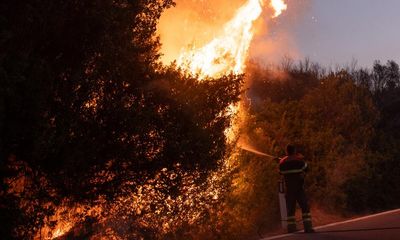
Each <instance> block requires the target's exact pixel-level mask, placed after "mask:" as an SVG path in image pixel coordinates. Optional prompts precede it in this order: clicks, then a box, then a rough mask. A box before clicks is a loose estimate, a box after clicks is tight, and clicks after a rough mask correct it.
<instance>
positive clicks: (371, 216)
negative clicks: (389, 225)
mask: <svg viewBox="0 0 400 240" xmlns="http://www.w3.org/2000/svg"><path fill="white" fill-rule="evenodd" d="M395 212H400V208H398V209H393V210H389V211H385V212H380V213H375V214H371V215H367V216H364V217H358V218H353V219H349V220H345V221H341V222H335V223H330V224H326V225H322V226H318V227H315V228H314V229H315V230H319V229H323V228H327V227H333V226H337V225H341V224H345V223H351V222H357V221H361V220H365V219H368V218H373V217H378V216H382V215H386V214H391V213H395ZM295 234H298V232H297V233H287V234H282V235H277V236H272V237H266V238H261V239H260V240H273V239H279V238H284V237H289V236H293V235H295Z"/></svg>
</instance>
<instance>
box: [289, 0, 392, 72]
mask: <svg viewBox="0 0 400 240" xmlns="http://www.w3.org/2000/svg"><path fill="white" fill-rule="evenodd" d="M289 7H290V6H289ZM283 17H284V16H283ZM298 20H300V21H299V22H298V23H297V24H295V25H292V26H291V27H290V28H291V31H293V32H292V34H293V38H294V39H293V41H294V43H295V44H296V47H297V51H298V53H297V55H298V56H297V57H300V58H301V57H309V58H310V59H312V60H314V61H317V62H320V63H321V64H323V65H325V66H335V65H346V64H348V63H350V62H351V61H352V59H356V60H357V61H358V65H359V66H371V65H372V63H373V61H374V60H381V61H383V62H386V61H387V60H395V61H397V62H400V0H312V1H311V3H310V4H309V5H308V8H307V9H306V10H303V11H302V17H301V19H298Z"/></svg>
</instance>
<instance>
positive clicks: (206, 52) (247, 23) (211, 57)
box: [177, 0, 287, 79]
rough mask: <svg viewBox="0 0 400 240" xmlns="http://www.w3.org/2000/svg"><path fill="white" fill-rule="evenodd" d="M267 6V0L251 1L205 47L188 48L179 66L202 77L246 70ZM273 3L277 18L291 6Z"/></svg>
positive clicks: (273, 1) (280, 2)
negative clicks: (251, 47)
mask: <svg viewBox="0 0 400 240" xmlns="http://www.w3.org/2000/svg"><path fill="white" fill-rule="evenodd" d="M263 5H264V4H263V1H260V0H248V1H247V3H245V4H244V5H243V6H242V7H240V8H239V10H238V11H237V12H236V15H235V16H234V17H233V18H232V19H231V20H230V21H228V22H227V23H226V24H225V26H224V28H223V31H222V34H220V35H219V36H217V37H215V38H213V39H212V40H211V41H210V42H208V43H207V44H205V45H204V46H202V47H199V48H197V47H196V46H192V47H191V48H190V49H184V50H183V51H182V52H181V54H180V55H179V57H178V58H177V65H178V66H179V67H180V68H181V69H183V70H185V71H188V72H189V73H191V74H198V75H199V77H200V79H204V78H205V77H207V76H208V77H220V76H222V75H226V74H229V73H234V74H241V73H243V71H244V69H245V61H246V59H247V56H248V50H249V47H250V43H251V40H252V39H253V36H254V34H255V32H254V28H253V23H254V21H255V20H257V19H258V18H259V17H260V16H261V13H262V10H263ZM270 6H271V7H272V8H273V9H274V15H273V17H277V16H279V15H280V14H281V13H282V11H284V10H285V9H286V8H287V5H286V4H285V3H284V2H283V0H271V2H270Z"/></svg>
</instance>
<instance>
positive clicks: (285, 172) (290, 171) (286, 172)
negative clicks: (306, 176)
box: [280, 163, 307, 175]
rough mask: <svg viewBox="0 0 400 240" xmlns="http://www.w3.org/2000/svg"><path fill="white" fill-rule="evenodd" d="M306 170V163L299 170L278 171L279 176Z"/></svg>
mask: <svg viewBox="0 0 400 240" xmlns="http://www.w3.org/2000/svg"><path fill="white" fill-rule="evenodd" d="M306 168H307V163H304V167H302V168H301V169H293V170H286V171H280V173H281V174H283V175H285V174H292V173H302V172H303V171H304V170H306Z"/></svg>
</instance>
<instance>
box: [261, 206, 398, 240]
mask: <svg viewBox="0 0 400 240" xmlns="http://www.w3.org/2000/svg"><path fill="white" fill-rule="evenodd" d="M315 230H316V233H313V234H305V233H302V232H301V233H294V234H285V235H280V236H275V237H269V238H263V239H262V240H273V239H279V240H400V209H397V210H392V211H388V212H384V213H379V214H375V215H370V216H366V217H362V218H357V219H353V220H349V221H345V222H340V223H333V224H329V225H326V226H321V227H316V228H315Z"/></svg>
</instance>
